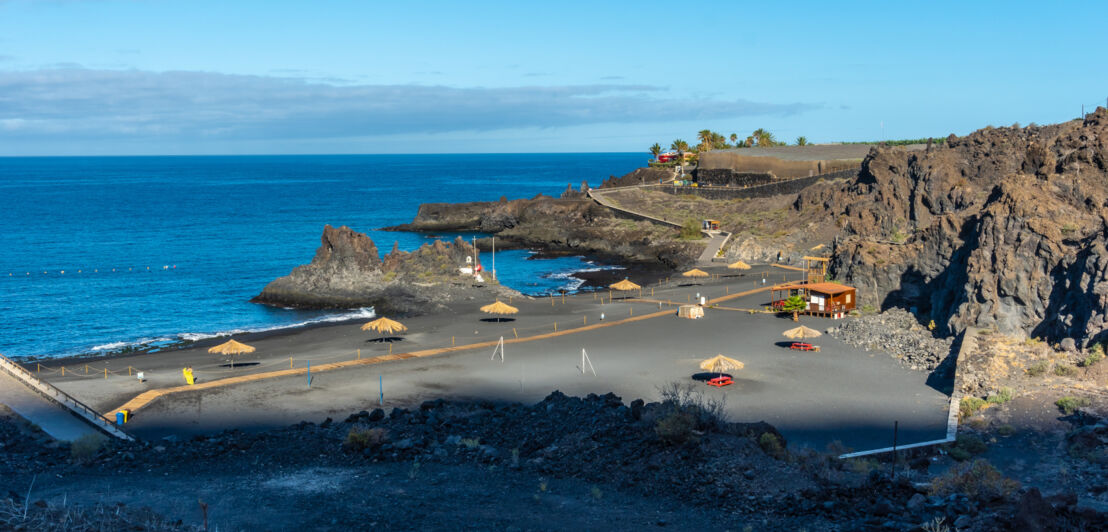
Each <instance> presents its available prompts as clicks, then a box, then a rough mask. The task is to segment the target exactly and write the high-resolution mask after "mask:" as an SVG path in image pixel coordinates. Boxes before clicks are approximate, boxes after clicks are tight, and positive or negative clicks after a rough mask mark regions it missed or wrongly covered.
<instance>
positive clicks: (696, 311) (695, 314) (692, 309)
mask: <svg viewBox="0 0 1108 532" xmlns="http://www.w3.org/2000/svg"><path fill="white" fill-rule="evenodd" d="M677 317H678V318H688V319H690V320H697V319H700V318H703V317H704V307H702V306H700V305H681V306H680V307H679V308H678V309H677Z"/></svg>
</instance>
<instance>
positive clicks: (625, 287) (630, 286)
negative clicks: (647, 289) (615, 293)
mask: <svg viewBox="0 0 1108 532" xmlns="http://www.w3.org/2000/svg"><path fill="white" fill-rule="evenodd" d="M608 288H610V289H611V290H619V291H620V292H630V291H631V290H638V291H639V297H642V287H641V286H639V285H637V284H635V283H632V282H631V281H630V280H628V279H624V280H622V281H620V282H618V283H612V284H610V285H608ZM611 290H609V292H608V300H609V301H611V299H612V293H611Z"/></svg>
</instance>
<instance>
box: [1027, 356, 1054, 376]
mask: <svg viewBox="0 0 1108 532" xmlns="http://www.w3.org/2000/svg"><path fill="white" fill-rule="evenodd" d="M1048 366H1049V364H1047V362H1046V361H1045V360H1040V361H1038V362H1036V363H1034V364H1032V365H1031V366H1030V367H1028V368H1027V369H1026V370H1024V372H1025V373H1027V376H1028V377H1038V376H1040V375H1044V374H1046V368H1047V367H1048Z"/></svg>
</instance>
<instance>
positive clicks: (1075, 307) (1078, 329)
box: [1031, 246, 1108, 347]
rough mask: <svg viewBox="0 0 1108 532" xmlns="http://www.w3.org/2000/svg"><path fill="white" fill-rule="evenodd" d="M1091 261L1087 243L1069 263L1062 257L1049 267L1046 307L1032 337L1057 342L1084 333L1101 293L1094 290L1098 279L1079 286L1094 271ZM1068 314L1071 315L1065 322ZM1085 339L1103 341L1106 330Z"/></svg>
mask: <svg viewBox="0 0 1108 532" xmlns="http://www.w3.org/2000/svg"><path fill="white" fill-rule="evenodd" d="M1090 261H1094V262H1095V259H1094V258H1093V251H1092V250H1091V249H1090V248H1089V247H1088V246H1086V247H1084V248H1082V249H1081V251H1078V252H1077V256H1076V258H1075V259H1074V260H1073V262H1072V263H1068V264H1067V262H1068V261H1061V262H1059V263H1058V264H1056V265H1055V266H1054V267H1053V268H1051V269H1050V280H1051V287H1052V288H1051V290H1050V297H1049V298H1047V301H1046V308H1044V309H1043V320H1042V321H1041V322H1039V324H1038V325H1036V326H1035V327H1034V328H1033V329H1032V330H1031V336H1032V337H1033V338H1045V339H1047V340H1049V341H1051V342H1056V341H1060V340H1061V339H1062V338H1074V339H1077V338H1081V337H1082V336H1084V335H1085V331H1086V330H1087V329H1088V325H1089V319H1090V318H1091V317H1092V316H1093V314H1094V313H1095V308H1096V303H1097V301H1099V299H1100V296H1099V295H1097V294H1096V293H1094V292H1093V287H1094V286H1096V284H1097V283H1096V281H1097V279H1095V278H1093V279H1090V280H1088V281H1086V283H1085V288H1084V289H1082V288H1081V286H1082V279H1083V278H1084V277H1085V276H1086V275H1089V274H1090V272H1095V271H1096V267H1095V266H1093V265H1089V262H1090ZM1087 266H1090V267H1087ZM1067 317H1069V318H1070V323H1069V324H1068V325H1067V323H1066V322H1067V320H1066V318H1067ZM1085 340H1086V342H1088V341H1092V342H1104V341H1105V340H1108V330H1103V331H1100V332H1099V333H1097V334H1096V335H1094V336H1093V337H1092V338H1086V339H1085ZM1078 347H1081V346H1080V345H1079V346H1078Z"/></svg>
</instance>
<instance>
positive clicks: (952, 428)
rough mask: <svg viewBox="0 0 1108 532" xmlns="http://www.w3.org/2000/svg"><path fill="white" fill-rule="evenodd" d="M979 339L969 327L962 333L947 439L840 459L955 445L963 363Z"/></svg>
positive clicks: (873, 451)
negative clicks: (932, 446) (949, 444)
mask: <svg viewBox="0 0 1108 532" xmlns="http://www.w3.org/2000/svg"><path fill="white" fill-rule="evenodd" d="M976 338H977V329H975V328H973V327H969V328H967V329H966V331H965V332H963V333H962V345H961V346H960V347H959V348H958V354H957V355H955V356H957V357H958V358H957V359H955V361H954V389H953V390H952V391H951V392H950V407H949V408H950V409H949V410H948V411H947V413H946V437H945V438H943V439H941V440H930V441H924V442H918V443H909V444H907V445H897V446H896V447H882V448H880V449H870V450H868V451H857V452H853V453H846V454H843V455H840V456H839V458H858V457H860V456H870V455H874V454H883V453H890V452H893V451H902V450H904V449H915V448H917V447H927V446H930V445H942V444H944V443H953V442H954V441H955V440H957V439H958V414H959V411H960V409H961V406H962V371H961V370H962V362H963V361H964V360H965V358H966V357H967V356H969V351H970V349H971V346H972V344H973V342H974V341H975V340H976Z"/></svg>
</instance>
